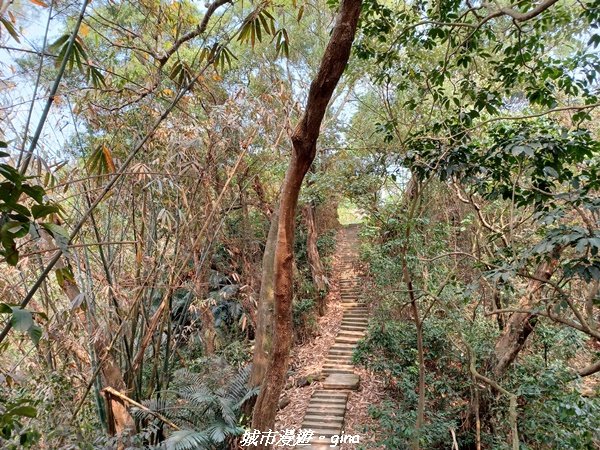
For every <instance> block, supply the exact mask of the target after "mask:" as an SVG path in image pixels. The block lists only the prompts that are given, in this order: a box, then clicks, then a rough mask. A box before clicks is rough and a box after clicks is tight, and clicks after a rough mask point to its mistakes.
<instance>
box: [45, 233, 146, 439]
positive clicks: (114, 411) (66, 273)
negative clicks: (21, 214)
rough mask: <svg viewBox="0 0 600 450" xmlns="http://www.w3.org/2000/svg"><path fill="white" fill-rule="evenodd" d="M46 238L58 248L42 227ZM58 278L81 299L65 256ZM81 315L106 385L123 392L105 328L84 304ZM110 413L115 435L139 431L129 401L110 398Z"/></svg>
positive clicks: (75, 298) (58, 265)
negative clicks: (87, 312)
mask: <svg viewBox="0 0 600 450" xmlns="http://www.w3.org/2000/svg"><path fill="white" fill-rule="evenodd" d="M40 235H41V237H42V240H43V241H45V245H46V246H47V247H48V248H52V247H54V244H53V239H52V237H50V235H49V233H48V232H46V231H45V230H44V229H41V230H40ZM54 270H55V273H56V279H57V281H58V285H59V286H60V288H61V290H62V291H63V292H64V293H65V295H66V296H67V298H68V299H69V301H70V302H71V304H73V305H75V303H76V302H80V300H81V297H80V295H81V291H80V290H79V286H77V283H76V282H75V279H74V277H73V272H72V270H71V268H70V267H69V265H68V263H67V262H66V261H65V259H64V256H63V257H61V258H60V259H59V260H58V262H57V263H56V264H55V266H54ZM75 311H76V314H77V317H78V318H79V320H80V321H81V323H83V324H84V325H87V328H88V330H89V331H91V332H92V344H93V346H94V350H95V352H96V355H97V357H98V361H100V364H102V367H101V373H102V376H103V378H104V384H105V386H109V387H112V388H114V389H116V390H118V391H120V392H124V391H126V385H125V381H124V379H123V374H122V372H121V368H120V367H119V365H118V364H117V363H116V361H115V359H114V358H113V356H112V355H111V354H110V351H109V346H110V342H109V339H108V338H107V336H106V334H105V333H104V332H103V330H101V329H100V327H99V326H98V324H97V323H96V321H95V320H94V319H93V316H92V315H91V314H90V315H86V313H85V311H84V310H83V308H82V307H81V306H80V305H76V306H75ZM106 400H107V405H106V406H107V412H108V417H109V424H108V428H109V431H110V432H111V433H112V434H122V433H124V432H130V431H133V430H135V423H134V422H133V419H132V417H131V415H130V414H129V411H128V410H127V408H126V406H125V404H124V403H123V402H122V401H119V400H118V399H109V398H108V397H107V399H106Z"/></svg>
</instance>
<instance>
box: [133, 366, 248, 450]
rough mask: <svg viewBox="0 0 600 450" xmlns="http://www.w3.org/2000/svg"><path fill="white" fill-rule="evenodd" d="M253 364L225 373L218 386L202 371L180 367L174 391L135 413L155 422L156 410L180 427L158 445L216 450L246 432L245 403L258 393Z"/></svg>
mask: <svg viewBox="0 0 600 450" xmlns="http://www.w3.org/2000/svg"><path fill="white" fill-rule="evenodd" d="M249 376H250V366H246V367H245V368H243V369H242V370H241V371H240V372H238V373H237V374H234V375H233V376H225V377H223V378H222V379H221V383H220V385H218V386H215V385H214V384H211V383H210V382H207V379H206V377H204V376H202V375H201V374H197V373H194V372H190V371H188V370H187V369H181V370H178V371H177V372H175V374H174V382H173V385H174V386H175V387H174V389H173V390H170V391H167V392H163V393H161V394H162V396H161V398H158V399H151V400H147V401H145V402H142V403H143V404H144V406H146V407H147V408H148V411H145V410H142V409H140V408H135V409H134V410H133V411H132V412H133V414H134V416H135V417H136V418H138V419H140V420H143V421H146V422H150V423H151V422H153V421H156V420H157V419H156V413H158V414H160V415H162V416H163V417H165V418H167V419H169V420H170V421H172V422H173V423H174V424H176V425H177V426H178V427H179V428H180V429H179V430H176V431H173V432H172V433H171V434H169V435H168V437H167V438H166V440H165V441H164V442H163V443H162V444H160V447H159V448H163V449H167V450H192V449H193V450H199V449H207V450H208V449H210V450H217V449H222V448H225V447H226V443H227V441H228V440H229V439H232V438H234V437H236V436H239V435H241V434H242V433H243V431H244V430H243V428H241V426H240V418H241V408H242V405H243V404H244V403H245V402H246V401H247V400H248V399H249V398H251V397H253V396H254V395H256V394H257V389H250V388H249V387H248V379H249Z"/></svg>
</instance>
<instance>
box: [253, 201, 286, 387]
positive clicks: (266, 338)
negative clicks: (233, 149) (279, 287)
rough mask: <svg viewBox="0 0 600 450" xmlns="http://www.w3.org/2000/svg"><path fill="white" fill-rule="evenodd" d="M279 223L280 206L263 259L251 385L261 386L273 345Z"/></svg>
mask: <svg viewBox="0 0 600 450" xmlns="http://www.w3.org/2000/svg"><path fill="white" fill-rule="evenodd" d="M278 224H279V208H276V209H275V211H274V212H273V214H272V215H271V225H270V226H269V234H268V235H267V242H266V244H265V253H264V254H263V260H262V278H261V281H260V295H259V299H258V312H257V317H256V333H255V338H254V355H253V359H252V372H251V374H250V385H251V386H252V387H256V386H260V385H261V383H262V382H263V379H264V377H265V372H266V371H267V364H268V362H269V354H270V353H271V348H272V345H273V311H274V309H275V291H274V285H275V248H276V246H277V226H278Z"/></svg>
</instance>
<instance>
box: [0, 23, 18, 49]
mask: <svg viewBox="0 0 600 450" xmlns="http://www.w3.org/2000/svg"><path fill="white" fill-rule="evenodd" d="M0 23H2V25H4V28H6V31H8V34H10V35H11V36H12V38H13V39H14V40H15V41H17V42H19V43H20V42H21V41H20V40H19V34H18V33H17V30H15V27H14V26H13V24H12V23H11V22H10V20H7V19H5V18H4V17H0Z"/></svg>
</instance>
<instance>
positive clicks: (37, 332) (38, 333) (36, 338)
mask: <svg viewBox="0 0 600 450" xmlns="http://www.w3.org/2000/svg"><path fill="white" fill-rule="evenodd" d="M27 334H28V335H29V337H30V338H31V340H32V341H33V343H34V344H35V346H36V347H37V345H38V344H39V343H40V339H41V338H42V329H41V328H40V327H39V326H38V325H32V326H31V327H30V328H29V329H28V330H27Z"/></svg>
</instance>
